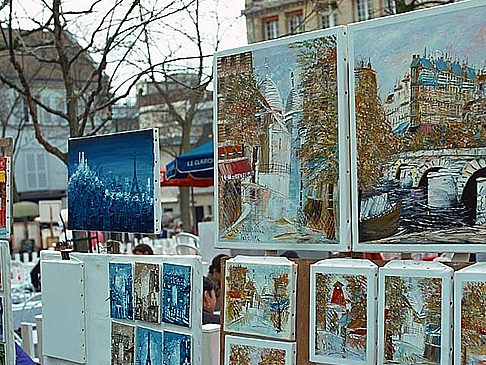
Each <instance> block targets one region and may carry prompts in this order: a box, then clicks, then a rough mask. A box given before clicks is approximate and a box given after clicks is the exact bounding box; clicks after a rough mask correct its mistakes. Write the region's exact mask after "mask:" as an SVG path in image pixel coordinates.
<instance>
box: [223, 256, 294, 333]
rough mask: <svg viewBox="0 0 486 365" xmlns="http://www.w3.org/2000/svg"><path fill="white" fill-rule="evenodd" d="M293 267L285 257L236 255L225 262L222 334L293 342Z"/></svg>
mask: <svg viewBox="0 0 486 365" xmlns="http://www.w3.org/2000/svg"><path fill="white" fill-rule="evenodd" d="M296 283H297V265H296V264H295V263H293V262H292V261H290V260H288V259H287V258H285V257H258V258H256V257H246V256H237V257H235V258H233V259H229V260H227V261H226V266H225V305H224V308H225V309H224V311H225V312H224V323H223V328H224V330H225V331H226V332H231V333H238V334H247V335H252V336H260V337H266V338H274V339H284V340H289V341H292V340H294V339H295V308H296V295H295V293H296V285H297V284H296Z"/></svg>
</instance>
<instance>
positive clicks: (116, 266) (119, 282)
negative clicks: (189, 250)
mask: <svg viewBox="0 0 486 365" xmlns="http://www.w3.org/2000/svg"><path fill="white" fill-rule="evenodd" d="M109 287H110V315H111V318H114V319H123V320H140V321H146V322H152V323H161V322H162V323H169V324H173V325H177V326H182V327H190V326H191V303H192V301H191V288H192V268H191V266H190V265H180V264H170V263H163V264H162V265H159V264H151V263H139V262H136V263H135V265H133V264H131V263H109Z"/></svg>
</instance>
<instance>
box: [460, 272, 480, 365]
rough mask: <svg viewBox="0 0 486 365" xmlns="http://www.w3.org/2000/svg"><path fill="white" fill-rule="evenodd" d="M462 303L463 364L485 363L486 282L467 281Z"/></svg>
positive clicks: (475, 364)
mask: <svg viewBox="0 0 486 365" xmlns="http://www.w3.org/2000/svg"><path fill="white" fill-rule="evenodd" d="M460 303H461V324H460V328H461V349H460V351H461V365H469V364H471V365H477V364H484V363H486V310H485V308H486V282H485V281H467V282H465V284H464V287H463V289H462V298H461V302H460ZM457 351H459V349H457Z"/></svg>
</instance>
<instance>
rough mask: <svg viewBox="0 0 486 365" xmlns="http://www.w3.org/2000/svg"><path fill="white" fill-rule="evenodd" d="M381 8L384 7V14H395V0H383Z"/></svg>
mask: <svg viewBox="0 0 486 365" xmlns="http://www.w3.org/2000/svg"><path fill="white" fill-rule="evenodd" d="M383 8H384V9H385V14H396V12H397V4H396V2H395V0H383Z"/></svg>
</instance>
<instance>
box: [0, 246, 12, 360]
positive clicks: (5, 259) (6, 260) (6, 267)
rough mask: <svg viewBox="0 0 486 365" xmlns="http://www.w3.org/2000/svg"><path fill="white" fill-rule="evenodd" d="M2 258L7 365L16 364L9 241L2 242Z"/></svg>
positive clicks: (0, 248)
mask: <svg viewBox="0 0 486 365" xmlns="http://www.w3.org/2000/svg"><path fill="white" fill-rule="evenodd" d="M0 256H1V258H0V259H1V265H0V266H1V268H2V274H4V275H3V276H2V284H3V291H2V294H1V295H2V296H3V306H4V307H3V318H4V322H3V332H4V340H5V342H4V345H5V361H6V364H7V365H14V364H15V340H14V328H13V327H14V326H13V316H12V313H13V312H12V300H11V291H12V290H11V289H12V288H11V283H10V280H6V278H5V273H9V276H8V277H9V278H10V248H9V242H8V241H7V240H0Z"/></svg>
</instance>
